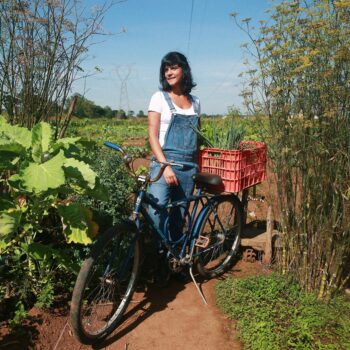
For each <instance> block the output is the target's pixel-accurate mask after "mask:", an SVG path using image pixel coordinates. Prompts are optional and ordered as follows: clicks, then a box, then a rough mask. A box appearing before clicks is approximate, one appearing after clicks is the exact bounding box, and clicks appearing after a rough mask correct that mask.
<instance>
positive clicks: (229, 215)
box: [196, 195, 243, 278]
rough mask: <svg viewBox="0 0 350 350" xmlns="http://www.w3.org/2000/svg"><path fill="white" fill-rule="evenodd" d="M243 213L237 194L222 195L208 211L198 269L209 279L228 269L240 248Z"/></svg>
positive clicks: (201, 227) (205, 218)
mask: <svg viewBox="0 0 350 350" xmlns="http://www.w3.org/2000/svg"><path fill="white" fill-rule="evenodd" d="M242 228H243V213H242V208H241V203H240V201H239V199H238V198H237V197H236V196H234V195H227V196H221V197H219V198H218V199H217V200H216V201H215V202H214V203H213V204H212V205H211V208H210V209H209V210H208V211H207V213H206V214H205V216H204V218H203V221H202V224H201V226H200V229H199V236H200V237H203V236H204V237H206V238H207V244H206V246H204V247H196V254H198V257H197V259H196V267H197V271H198V272H199V273H200V274H201V275H202V276H204V277H206V278H212V277H216V276H218V275H220V274H222V273H223V272H225V271H226V270H227V269H228V268H229V267H230V264H231V262H232V260H233V257H234V256H235V254H237V251H238V249H239V242H240V237H241V233H242Z"/></svg>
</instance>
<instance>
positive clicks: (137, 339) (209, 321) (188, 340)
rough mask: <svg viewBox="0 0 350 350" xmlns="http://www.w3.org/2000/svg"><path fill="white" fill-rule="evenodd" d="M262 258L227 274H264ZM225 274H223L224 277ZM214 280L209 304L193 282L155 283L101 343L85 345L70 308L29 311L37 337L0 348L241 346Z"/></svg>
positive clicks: (227, 349)
mask: <svg viewBox="0 0 350 350" xmlns="http://www.w3.org/2000/svg"><path fill="white" fill-rule="evenodd" d="M262 270H263V266H262V265H261V264H260V263H259V262H256V263H247V262H243V261H239V262H238V263H237V264H236V265H235V266H234V267H233V269H232V271H230V272H229V273H228V274H227V275H226V276H228V275H233V276H234V277H237V278H239V277H243V276H248V275H256V274H259V273H261V272H262ZM226 276H224V277H222V278H225V277H226ZM216 283H217V280H215V279H213V280H210V281H205V282H203V283H201V284H200V285H201V288H202V290H203V292H204V294H205V296H206V299H207V301H208V305H207V306H205V305H204V304H203V301H202V300H201V298H200V296H199V295H198V293H197V291H196V289H195V286H194V284H193V283H192V282H187V283H184V282H179V281H176V280H171V282H170V285H169V286H168V287H166V288H163V289H160V288H156V287H154V286H152V285H151V286H150V287H149V288H143V290H141V289H140V290H138V291H137V293H136V294H135V297H134V298H133V303H132V305H131V309H130V310H129V311H128V313H127V316H128V317H127V319H126V320H125V322H124V323H123V324H122V325H121V326H120V327H119V328H118V329H116V331H115V332H114V333H112V334H111V335H110V336H109V337H108V339H107V340H106V341H105V342H104V343H103V344H101V345H100V346H95V347H91V346H86V345H81V344H80V343H79V342H78V341H77V340H76V339H75V338H74V336H73V334H72V331H71V329H70V326H69V324H68V322H67V309H66V308H65V310H62V311H60V310H54V312H51V313H46V312H43V311H39V310H37V309H33V310H31V312H30V320H31V322H30V324H28V327H27V331H30V332H31V335H32V341H31V342H30V343H31V344H29V345H27V344H25V343H24V342H21V341H19V340H18V338H17V339H16V338H13V337H10V338H6V336H5V337H4V334H3V337H2V339H1V336H0V347H1V350H3V349H8V350H10V349H11V350H17V349H20V350H23V349H35V350H66V349H69V350H87V349H106V350H148V349H151V350H160V349H162V350H175V349H176V350H177V349H183V350H201V349H205V350H217V349H220V350H240V349H241V344H240V342H239V341H238V339H237V338H236V334H235V331H234V324H233V322H232V321H230V320H229V319H228V318H227V317H226V316H225V315H223V314H222V313H221V312H220V311H219V310H218V308H217V307H216V305H215V295H214V286H215V284H216Z"/></svg>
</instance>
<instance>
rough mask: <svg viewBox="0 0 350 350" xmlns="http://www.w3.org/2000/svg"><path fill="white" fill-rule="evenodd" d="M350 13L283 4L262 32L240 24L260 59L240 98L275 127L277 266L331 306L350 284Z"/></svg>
mask: <svg viewBox="0 0 350 350" xmlns="http://www.w3.org/2000/svg"><path fill="white" fill-rule="evenodd" d="M349 14H350V2H349V1H347V0H344V1H328V0H322V1H320V0H306V1H303V2H301V1H283V2H281V3H279V4H276V6H275V7H274V8H273V10H272V11H271V20H270V21H268V22H266V21H261V23H262V25H261V27H260V31H259V32H258V33H254V32H253V31H252V29H251V27H250V25H249V19H246V20H243V24H238V22H237V24H238V25H239V26H240V27H241V28H242V29H243V30H245V31H246V32H247V33H248V35H249V37H250V39H251V43H252V45H250V46H249V45H248V46H247V47H248V50H251V51H250V52H251V53H254V62H252V67H249V68H251V69H249V70H248V71H247V72H246V73H247V76H248V84H247V89H245V90H244V91H243V92H242V95H243V96H244V97H245V101H246V105H247V106H248V108H250V110H251V111H253V112H255V113H257V114H260V115H267V116H268V117H269V122H270V127H269V138H268V144H269V152H270V155H271V158H272V160H273V161H274V169H275V172H276V174H277V177H278V181H277V184H278V196H279V205H280V219H281V228H282V231H283V245H284V248H283V249H282V250H281V254H279V256H278V264H279V267H280V269H281V271H282V272H283V273H289V274H290V275H291V276H293V277H294V279H295V280H296V281H299V282H300V284H301V286H302V287H303V288H304V289H305V290H307V291H311V290H317V291H318V297H319V298H324V299H326V300H328V299H329V298H330V297H331V295H332V294H333V293H335V292H336V290H337V289H340V288H342V287H343V286H344V285H345V284H346V283H347V281H348V280H349V278H350V275H349V274H348V273H347V271H346V268H347V267H346V266H347V264H348V263H349V261H350V221H349V218H350V187H349V184H350V166H349V164H350V108H349V105H350V80H349V75H350V50H349V47H350V35H349V33H350V22H349ZM233 15H234V16H235V14H233ZM235 18H236V17H235Z"/></svg>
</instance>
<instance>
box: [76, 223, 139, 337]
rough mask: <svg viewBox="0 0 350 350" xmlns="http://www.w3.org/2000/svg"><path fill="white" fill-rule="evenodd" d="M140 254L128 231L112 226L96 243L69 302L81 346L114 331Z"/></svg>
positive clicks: (134, 236) (131, 288)
mask: <svg viewBox="0 0 350 350" xmlns="http://www.w3.org/2000/svg"><path fill="white" fill-rule="evenodd" d="M140 255H141V246H140V240H139V239H138V236H137V233H136V232H132V231H130V230H126V232H125V231H124V230H123V231H118V228H115V227H113V228H110V229H109V230H107V231H106V232H105V233H104V234H103V235H102V236H101V237H100V238H99V239H98V240H97V241H96V243H95V244H94V246H93V247H92V250H91V253H90V255H89V257H88V258H87V259H86V260H85V261H84V263H83V265H82V267H81V269H80V272H79V274H78V278H77V281H76V283H75V287H74V290H73V295H72V301H71V309H70V319H71V324H72V327H73V330H74V334H75V336H76V337H77V338H78V339H79V341H80V342H81V343H83V344H92V343H94V342H97V341H100V340H102V339H103V338H105V337H106V336H107V335H108V334H110V333H111V332H112V331H113V330H114V329H115V328H116V326H117V325H118V322H119V321H120V319H121V317H122V316H123V313H124V312H125V310H126V308H127V306H128V304H129V302H130V299H131V297H132V294H133V292H134V288H135V286H136V282H137V277H138V271H139V263H140Z"/></svg>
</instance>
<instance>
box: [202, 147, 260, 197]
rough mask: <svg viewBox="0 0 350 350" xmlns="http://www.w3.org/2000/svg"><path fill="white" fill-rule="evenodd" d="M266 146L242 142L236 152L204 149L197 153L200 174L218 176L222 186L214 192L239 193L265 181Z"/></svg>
mask: <svg viewBox="0 0 350 350" xmlns="http://www.w3.org/2000/svg"><path fill="white" fill-rule="evenodd" d="M266 162H267V146H266V144H265V143H264V142H260V141H242V142H241V143H240V147H239V149H238V150H224V149H220V148H205V149H203V150H201V151H200V153H199V167H200V171H201V172H206V173H210V174H215V175H220V176H221V178H222V180H223V183H224V185H223V186H222V187H220V188H218V187H216V188H215V190H220V191H225V192H239V191H241V190H243V189H245V188H248V187H251V186H253V185H256V184H258V183H260V182H262V181H263V180H265V179H266Z"/></svg>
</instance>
